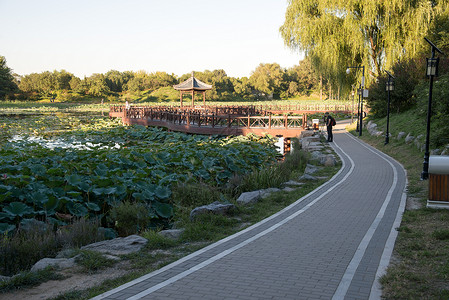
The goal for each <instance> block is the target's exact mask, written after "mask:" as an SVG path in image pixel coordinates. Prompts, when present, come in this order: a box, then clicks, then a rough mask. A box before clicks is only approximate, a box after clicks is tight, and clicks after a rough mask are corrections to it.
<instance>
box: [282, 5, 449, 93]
mask: <svg viewBox="0 0 449 300" xmlns="http://www.w3.org/2000/svg"><path fill="white" fill-rule="evenodd" d="M447 2H448V0H434V1H428V0H414V1H410V0H376V1H372V0H289V5H288V8H287V12H286V16H285V22H284V24H283V25H282V26H281V28H280V32H281V34H282V37H283V38H284V41H285V43H286V44H287V45H288V46H290V47H291V48H297V49H299V50H303V51H305V52H306V54H307V55H308V56H310V57H311V59H312V63H313V64H314V66H315V67H316V68H317V69H318V70H319V71H320V72H322V73H323V74H324V75H325V76H326V77H327V78H329V79H330V80H331V81H333V82H338V83H339V84H341V83H343V82H344V81H345V79H344V76H347V75H345V74H344V70H345V69H346V66H348V65H356V66H362V65H363V66H365V69H366V74H365V75H368V74H369V75H371V76H366V77H367V83H368V84H369V83H370V82H373V80H375V78H377V77H378V76H379V75H380V74H381V73H382V71H383V70H385V69H390V68H391V67H392V66H393V65H394V64H395V63H396V62H397V61H398V60H400V59H409V58H412V57H413V56H414V55H415V54H416V53H417V52H418V51H419V48H420V45H422V43H423V41H424V40H423V37H424V36H425V35H426V34H427V32H428V29H429V28H430V24H431V20H432V17H433V16H434V14H435V13H436V8H438V7H440V6H442V5H443V4H445V5H447ZM443 6H444V5H443ZM359 76H360V72H359Z"/></svg>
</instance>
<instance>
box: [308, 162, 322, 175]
mask: <svg viewBox="0 0 449 300" xmlns="http://www.w3.org/2000/svg"><path fill="white" fill-rule="evenodd" d="M319 169H320V168H318V166H315V165H311V164H307V165H306V169H305V170H304V173H305V174H313V173H316V172H317V171H318V170H319Z"/></svg>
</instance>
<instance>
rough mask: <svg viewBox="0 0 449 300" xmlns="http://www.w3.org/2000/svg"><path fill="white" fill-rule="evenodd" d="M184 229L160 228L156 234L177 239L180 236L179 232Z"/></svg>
mask: <svg viewBox="0 0 449 300" xmlns="http://www.w3.org/2000/svg"><path fill="white" fill-rule="evenodd" d="M184 231H185V229H184V228H182V229H168V230H162V231H159V232H158V234H159V235H161V236H163V237H166V238H168V239H170V240H178V239H179V238H180V237H181V234H182V233H183V232H184Z"/></svg>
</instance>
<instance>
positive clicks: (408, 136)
mask: <svg viewBox="0 0 449 300" xmlns="http://www.w3.org/2000/svg"><path fill="white" fill-rule="evenodd" d="M414 139H415V137H414V136H413V135H411V134H410V133H409V134H407V136H406V137H405V143H406V144H410V143H411V142H413V140H414Z"/></svg>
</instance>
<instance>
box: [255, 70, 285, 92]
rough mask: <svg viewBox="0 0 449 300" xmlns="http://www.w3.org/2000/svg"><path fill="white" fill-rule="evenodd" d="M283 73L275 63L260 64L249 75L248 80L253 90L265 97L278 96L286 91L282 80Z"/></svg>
mask: <svg viewBox="0 0 449 300" xmlns="http://www.w3.org/2000/svg"><path fill="white" fill-rule="evenodd" d="M284 75H285V71H284V70H283V69H282V68H281V66H280V65H279V64H277V63H273V64H260V65H259V66H258V67H257V68H256V70H254V72H253V73H252V74H251V76H250V78H249V80H250V82H251V84H252V85H253V86H254V88H255V89H256V90H258V91H260V92H262V93H265V94H267V95H270V94H274V95H280V94H281V92H282V91H285V90H287V88H288V86H285V85H286V84H287V83H286V81H285V80H284Z"/></svg>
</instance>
